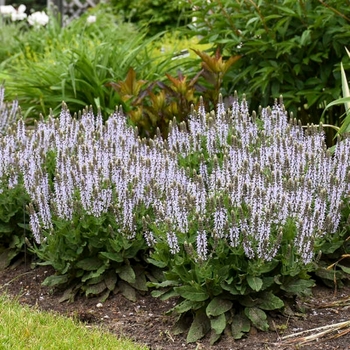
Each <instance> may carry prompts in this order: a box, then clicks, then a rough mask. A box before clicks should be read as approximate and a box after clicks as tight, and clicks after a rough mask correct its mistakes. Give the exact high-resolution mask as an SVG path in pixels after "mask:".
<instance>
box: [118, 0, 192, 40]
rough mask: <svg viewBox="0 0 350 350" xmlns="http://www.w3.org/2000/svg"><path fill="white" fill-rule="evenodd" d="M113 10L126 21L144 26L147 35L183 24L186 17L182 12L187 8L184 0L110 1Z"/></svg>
mask: <svg viewBox="0 0 350 350" xmlns="http://www.w3.org/2000/svg"><path fill="white" fill-rule="evenodd" d="M111 5H112V6H113V10H114V11H115V12H117V13H118V14H119V15H122V16H123V17H124V19H125V20H126V21H130V22H132V23H135V24H137V25H138V26H139V27H141V28H146V29H147V31H148V33H149V35H155V34H157V33H159V32H162V31H164V30H168V29H173V28H176V27H179V26H181V25H184V24H185V23H186V22H187V21H188V19H187V18H186V16H184V12H185V11H186V10H188V9H189V6H188V4H187V2H186V1H165V0H160V1H159V0H158V1H154V0H146V1H141V2H140V1H135V0H133V1H125V0H122V1H115V0H112V1H111Z"/></svg>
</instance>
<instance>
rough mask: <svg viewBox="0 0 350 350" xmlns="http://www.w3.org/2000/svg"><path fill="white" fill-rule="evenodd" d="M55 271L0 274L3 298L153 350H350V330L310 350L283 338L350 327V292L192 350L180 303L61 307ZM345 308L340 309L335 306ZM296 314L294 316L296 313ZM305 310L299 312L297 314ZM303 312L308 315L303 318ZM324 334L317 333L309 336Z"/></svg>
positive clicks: (301, 304) (303, 303)
mask: <svg viewBox="0 0 350 350" xmlns="http://www.w3.org/2000/svg"><path fill="white" fill-rule="evenodd" d="M52 273H53V271H52V270H51V269H50V268H48V267H47V266H39V267H35V268H34V269H32V268H31V267H30V265H29V264H25V263H24V262H17V263H16V264H14V265H12V266H11V267H9V268H7V269H6V270H3V271H0V293H7V294H9V295H10V296H12V297H16V299H17V300H18V301H19V302H20V303H23V304H28V305H30V306H32V307H35V308H39V309H40V310H50V311H54V312H57V313H59V314H62V315H65V316H68V317H74V318H76V319H78V320H80V321H82V322H84V323H85V324H86V327H95V326H99V327H103V329H107V330H108V331H110V332H112V333H114V334H116V335H117V336H126V337H128V338H131V339H133V340H134V341H135V342H138V343H140V344H146V345H147V346H148V347H149V348H150V349H151V350H165V349H169V350H175V349H176V350H178V349H198V350H200V349H213V350H230V349H231V350H238V349H239V350H240V349H249V350H260V349H283V350H290V349H300V348H302V349H305V350H314V349H322V350H323V349H327V350H330V349H332V350H333V349H342V350H343V349H350V324H349V325H348V326H347V327H346V328H343V329H342V330H339V331H337V332H333V333H330V334H328V336H326V337H322V336H321V335H320V334H319V335H318V336H317V337H318V339H317V340H314V341H312V342H308V343H306V344H304V345H303V344H301V342H300V341H298V342H296V343H293V344H287V339H285V340H283V339H282V337H284V336H286V335H289V334H295V333H297V332H301V331H305V330H311V329H314V328H316V327H323V326H327V325H334V324H336V323H340V322H344V321H349V322H350V287H349V286H346V287H344V288H342V289H340V290H338V291H335V290H334V289H331V288H327V287H326V286H321V285H319V286H317V287H315V288H314V294H313V296H312V297H310V298H308V299H304V300H294V301H292V302H291V310H294V312H290V314H289V316H288V315H286V313H285V314H282V313H276V312H275V313H273V314H271V315H270V316H269V324H270V328H271V330H270V331H269V332H260V331H258V330H256V329H255V328H252V329H251V331H250V333H249V334H248V335H247V337H246V338H244V339H241V340H234V339H233V338H232V337H230V336H229V335H227V334H225V335H223V336H222V338H221V340H220V341H218V342H217V343H216V344H215V345H214V346H210V343H209V336H208V337H206V338H204V339H202V340H200V341H198V342H197V343H194V344H186V337H185V335H176V336H175V335H174V334H173V333H172V327H173V325H174V322H175V319H174V317H172V316H167V315H165V312H166V311H167V310H168V309H170V308H171V307H172V306H173V305H174V304H175V303H176V300H171V301H160V300H158V299H155V298H153V297H152V296H150V295H139V299H138V301H137V302H131V301H129V300H127V299H125V298H124V297H123V296H122V295H121V294H116V295H112V296H111V297H109V298H108V299H107V301H105V302H104V303H103V304H102V305H101V304H100V303H99V299H98V298H96V297H94V298H86V297H77V298H76V300H75V301H74V302H72V303H67V302H64V303H60V302H59V299H60V297H61V296H62V292H58V291H55V290H52V288H48V287H44V286H42V285H41V283H42V282H43V280H44V279H45V278H46V277H47V276H48V275H50V274H52ZM336 302H337V303H338V304H340V305H339V306H336V305H335V303H336ZM291 310H290V311H291ZM296 310H299V311H298V312H295V311H296ZM300 310H302V311H303V312H300ZM318 332H320V331H316V330H313V331H312V332H310V333H309V334H308V335H311V334H316V333H318Z"/></svg>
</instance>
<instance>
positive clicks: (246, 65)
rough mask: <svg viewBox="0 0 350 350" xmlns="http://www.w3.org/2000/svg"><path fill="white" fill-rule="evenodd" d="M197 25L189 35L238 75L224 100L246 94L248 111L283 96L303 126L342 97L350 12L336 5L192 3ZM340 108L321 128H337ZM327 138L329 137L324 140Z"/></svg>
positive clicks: (289, 0) (278, 0)
mask: <svg viewBox="0 0 350 350" xmlns="http://www.w3.org/2000/svg"><path fill="white" fill-rule="evenodd" d="M191 4H192V6H193V8H194V9H195V11H194V12H193V13H191V14H189V16H195V17H196V18H197V20H196V22H195V23H193V24H192V25H190V27H189V30H187V31H186V34H188V35H199V36H201V37H202V42H203V43H212V44H213V49H215V47H220V48H221V49H222V50H223V53H224V54H225V53H226V54H228V55H235V54H240V55H242V56H243V57H242V59H241V60H240V64H239V65H238V66H237V68H238V69H236V70H234V71H231V74H228V75H227V76H226V78H225V81H224V89H223V90H222V92H223V94H224V96H225V95H228V94H230V93H231V92H232V91H233V90H238V91H242V92H245V93H246V94H247V98H248V100H249V102H250V106H251V107H252V108H253V109H255V110H257V109H258V107H259V105H260V104H262V105H266V104H268V103H271V100H272V99H273V98H276V97H278V96H279V95H280V94H282V95H283V97H284V101H285V105H286V107H287V108H288V110H289V111H293V112H294V114H297V117H298V118H299V119H301V120H302V122H303V123H307V122H314V123H318V122H319V116H320V115H321V114H322V110H323V109H324V107H325V105H326V104H327V103H329V102H331V101H333V100H334V99H336V98H338V97H339V96H340V95H341V80H340V72H339V63H340V62H341V61H342V60H343V58H344V57H345V55H346V52H345V49H344V46H345V45H347V44H348V42H349V38H350V9H349V6H348V4H345V3H344V2H341V1H336V0H331V1H327V3H325V2H323V1H317V0H312V1H293V0H274V1H251V0H245V1H240V2H237V1H229V0H223V1H210V2H206V1H205V2H203V1H199V0H193V1H191ZM344 63H346V66H348V59H346V60H344ZM343 111H344V110H343V109H342V107H339V108H334V109H332V110H330V111H329V113H328V114H327V115H326V117H325V120H324V122H326V123H329V124H337V123H338V120H339V117H340V116H341V115H342V113H343ZM329 137H331V136H329Z"/></svg>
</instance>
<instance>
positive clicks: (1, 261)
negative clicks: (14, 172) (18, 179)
mask: <svg viewBox="0 0 350 350" xmlns="http://www.w3.org/2000/svg"><path fill="white" fill-rule="evenodd" d="M28 203H29V196H28V195H27V194H26V192H25V190H24V188H23V186H22V185H17V186H16V187H14V188H11V189H9V188H2V193H0V269H2V268H5V267H7V266H8V265H9V264H10V263H11V261H12V259H14V258H15V257H16V256H18V255H19V254H20V253H23V252H24V250H25V238H29V239H30V240H31V236H32V235H31V232H30V229H29V225H28V221H29V219H28V215H27V210H26V206H27V204H28Z"/></svg>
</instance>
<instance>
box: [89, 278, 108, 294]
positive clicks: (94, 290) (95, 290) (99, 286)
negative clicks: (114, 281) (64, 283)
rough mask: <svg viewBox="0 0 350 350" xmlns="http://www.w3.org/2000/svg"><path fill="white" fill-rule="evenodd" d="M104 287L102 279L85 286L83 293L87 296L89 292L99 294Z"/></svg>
mask: <svg viewBox="0 0 350 350" xmlns="http://www.w3.org/2000/svg"><path fill="white" fill-rule="evenodd" d="M105 289H106V284H105V283H104V282H103V281H102V282H100V283H97V284H93V285H91V286H89V287H87V288H86V290H85V295H86V296H89V295H90V294H93V295H98V294H101V293H102V292H103V291H104V290H105Z"/></svg>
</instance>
